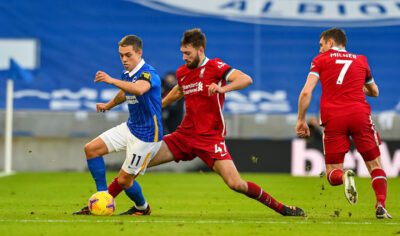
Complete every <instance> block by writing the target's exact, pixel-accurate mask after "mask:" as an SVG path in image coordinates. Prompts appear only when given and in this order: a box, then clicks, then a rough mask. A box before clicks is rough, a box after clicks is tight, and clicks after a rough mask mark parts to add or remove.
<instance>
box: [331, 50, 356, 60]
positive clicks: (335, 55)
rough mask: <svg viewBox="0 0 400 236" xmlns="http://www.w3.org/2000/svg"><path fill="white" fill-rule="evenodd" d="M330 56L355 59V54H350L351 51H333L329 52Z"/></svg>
mask: <svg viewBox="0 0 400 236" xmlns="http://www.w3.org/2000/svg"><path fill="white" fill-rule="evenodd" d="M330 56H331V57H346V58H353V59H357V55H354V54H351V53H340V52H335V53H331V54H330Z"/></svg>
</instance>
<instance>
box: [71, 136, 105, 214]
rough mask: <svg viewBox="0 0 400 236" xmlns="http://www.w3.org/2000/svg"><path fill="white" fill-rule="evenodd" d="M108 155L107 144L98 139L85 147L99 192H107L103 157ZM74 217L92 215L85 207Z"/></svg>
mask: <svg viewBox="0 0 400 236" xmlns="http://www.w3.org/2000/svg"><path fill="white" fill-rule="evenodd" d="M107 153H108V148H107V145H106V144H105V142H104V141H103V140H102V139H101V138H100V137H97V138H95V139H93V140H92V141H91V142H89V143H88V144H86V145H85V154H86V160H87V164H88V169H89V171H90V173H91V174H92V177H93V179H94V181H95V183H96V189H97V191H107V181H106V166H105V164H104V159H103V155H105V154H107ZM72 214H73V215H90V211H89V207H88V206H84V207H83V208H82V209H81V210H79V211H76V212H74V213H72Z"/></svg>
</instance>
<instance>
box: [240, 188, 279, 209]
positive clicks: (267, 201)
mask: <svg viewBox="0 0 400 236" xmlns="http://www.w3.org/2000/svg"><path fill="white" fill-rule="evenodd" d="M245 194H246V196H248V197H249V198H253V199H255V200H257V201H259V202H261V203H262V204H264V205H266V206H267V207H269V208H271V209H273V210H275V211H276V212H281V210H282V207H283V205H282V203H280V202H278V201H276V200H275V199H274V198H273V197H271V195H269V194H268V193H266V192H265V191H264V190H262V188H261V187H260V186H258V185H257V184H255V183H252V182H248V181H247V193H245Z"/></svg>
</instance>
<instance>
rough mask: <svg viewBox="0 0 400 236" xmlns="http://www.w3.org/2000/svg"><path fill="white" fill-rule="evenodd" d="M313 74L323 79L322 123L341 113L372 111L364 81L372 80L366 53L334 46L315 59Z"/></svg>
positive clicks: (311, 71) (311, 70) (312, 66)
mask: <svg viewBox="0 0 400 236" xmlns="http://www.w3.org/2000/svg"><path fill="white" fill-rule="evenodd" d="M310 73H312V74H315V75H317V76H319V80H320V81H321V86H322V96H321V101H320V112H321V121H322V124H325V123H326V122H328V121H329V120H330V119H332V118H335V117H338V116H343V115H348V114H352V113H368V114H370V113H371V107H370V106H369V104H368V103H367V101H366V99H365V94H364V90H363V86H364V84H365V83H366V82H367V81H368V80H371V79H372V76H371V70H370V68H369V66H368V62H367V58H366V57H365V56H362V55H355V54H352V53H349V52H346V50H344V49H340V48H337V47H334V48H332V49H330V50H328V51H327V52H325V53H321V54H320V55H318V56H316V57H315V58H314V60H313V61H312V64H311V69H310Z"/></svg>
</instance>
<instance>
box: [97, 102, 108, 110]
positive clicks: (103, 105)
mask: <svg viewBox="0 0 400 236" xmlns="http://www.w3.org/2000/svg"><path fill="white" fill-rule="evenodd" d="M108 110H110V108H108V106H107V104H106V103H96V111H97V112H106V111H108Z"/></svg>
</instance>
